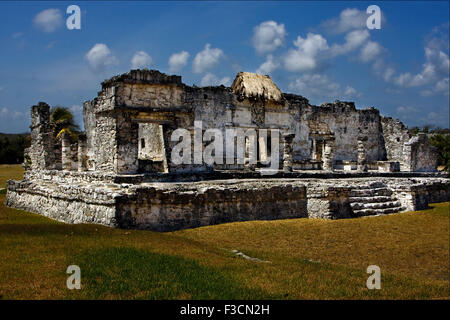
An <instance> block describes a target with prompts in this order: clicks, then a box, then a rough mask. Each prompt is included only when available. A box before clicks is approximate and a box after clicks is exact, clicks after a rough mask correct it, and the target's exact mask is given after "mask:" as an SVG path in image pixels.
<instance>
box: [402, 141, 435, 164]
mask: <svg viewBox="0 0 450 320" xmlns="http://www.w3.org/2000/svg"><path fill="white" fill-rule="evenodd" d="M403 159H404V160H403V170H404V171H417V172H426V171H436V170H437V164H438V153H437V150H436V148H435V147H433V146H432V145H431V144H430V141H429V139H428V138H427V136H426V134H425V133H419V134H418V135H417V136H414V137H412V138H411V139H410V140H409V141H408V142H406V143H405V144H404V146H403Z"/></svg>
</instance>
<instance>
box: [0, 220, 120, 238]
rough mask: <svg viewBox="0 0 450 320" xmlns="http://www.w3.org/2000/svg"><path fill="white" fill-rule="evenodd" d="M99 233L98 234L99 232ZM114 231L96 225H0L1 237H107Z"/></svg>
mask: <svg viewBox="0 0 450 320" xmlns="http://www.w3.org/2000/svg"><path fill="white" fill-rule="evenodd" d="M99 231H100V232H99ZM113 233H114V229H111V230H110V229H109V228H106V227H103V226H98V225H94V224H93V225H89V224H83V225H81V224H80V225H69V224H63V223H55V224H44V223H30V224H27V223H7V224H0V234H3V235H7V234H8V235H27V236H52V235H67V234H70V235H99V234H102V235H108V234H113Z"/></svg>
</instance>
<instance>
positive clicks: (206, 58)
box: [193, 43, 224, 73]
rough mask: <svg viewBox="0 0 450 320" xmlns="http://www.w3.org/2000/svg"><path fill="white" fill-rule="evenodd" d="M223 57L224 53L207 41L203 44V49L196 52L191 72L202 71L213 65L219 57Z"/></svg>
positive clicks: (217, 61)
mask: <svg viewBox="0 0 450 320" xmlns="http://www.w3.org/2000/svg"><path fill="white" fill-rule="evenodd" d="M223 57H224V53H223V51H222V50H221V49H219V48H212V49H211V45H210V44H209V43H207V44H206V45H205V48H204V49H203V51H200V52H199V53H197V55H196V56H195V58H194V62H193V72H194V73H202V72H205V71H206V70H209V69H211V68H213V67H215V66H216V65H217V64H218V63H219V60H220V59H221V58H223Z"/></svg>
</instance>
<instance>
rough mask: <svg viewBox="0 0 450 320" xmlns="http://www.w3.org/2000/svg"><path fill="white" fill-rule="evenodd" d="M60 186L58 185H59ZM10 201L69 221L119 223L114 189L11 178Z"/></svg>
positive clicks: (17, 207) (113, 225)
mask: <svg viewBox="0 0 450 320" xmlns="http://www.w3.org/2000/svg"><path fill="white" fill-rule="evenodd" d="M56 186H57V187H56ZM7 187H8V192H7V196H6V205H7V206H9V207H13V208H16V209H21V210H25V211H29V212H35V213H39V214H41V215H43V216H46V217H49V218H51V219H55V220H58V221H62V222H66V223H97V224H102V225H106V226H111V227H115V226H117V224H116V208H115V202H116V200H115V197H116V196H118V195H116V194H114V193H113V192H107V191H106V190H101V189H99V188H97V189H94V188H88V187H82V186H76V185H67V184H59V185H53V186H51V185H45V184H42V183H32V182H31V183H30V182H17V181H12V180H9V181H8V184H7Z"/></svg>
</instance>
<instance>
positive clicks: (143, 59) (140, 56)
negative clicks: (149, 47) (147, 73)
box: [131, 51, 153, 69]
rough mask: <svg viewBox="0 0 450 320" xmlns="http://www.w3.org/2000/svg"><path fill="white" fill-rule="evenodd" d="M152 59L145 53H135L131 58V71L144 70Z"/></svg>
mask: <svg viewBox="0 0 450 320" xmlns="http://www.w3.org/2000/svg"><path fill="white" fill-rule="evenodd" d="M152 62H153V59H152V57H150V55H149V54H148V53H147V52H145V51H137V52H136V53H135V54H134V56H133V58H131V69H139V68H145V67H148V66H150V65H151V64H152Z"/></svg>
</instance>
